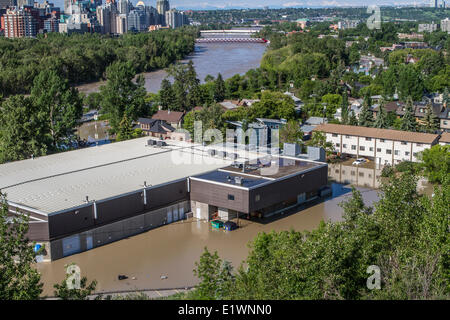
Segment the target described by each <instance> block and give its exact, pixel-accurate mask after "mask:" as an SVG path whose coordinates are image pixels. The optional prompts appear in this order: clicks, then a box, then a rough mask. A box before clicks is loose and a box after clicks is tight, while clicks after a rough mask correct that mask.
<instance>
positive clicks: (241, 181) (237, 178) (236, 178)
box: [234, 177, 244, 186]
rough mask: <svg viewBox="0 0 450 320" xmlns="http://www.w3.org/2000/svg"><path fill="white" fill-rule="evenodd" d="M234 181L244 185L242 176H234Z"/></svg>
mask: <svg viewBox="0 0 450 320" xmlns="http://www.w3.org/2000/svg"><path fill="white" fill-rule="evenodd" d="M234 183H235V184H237V185H239V186H242V184H243V183H244V179H243V178H242V177H234Z"/></svg>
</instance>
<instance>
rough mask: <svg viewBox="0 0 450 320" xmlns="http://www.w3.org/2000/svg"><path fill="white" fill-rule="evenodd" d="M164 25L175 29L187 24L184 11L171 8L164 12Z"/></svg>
mask: <svg viewBox="0 0 450 320" xmlns="http://www.w3.org/2000/svg"><path fill="white" fill-rule="evenodd" d="M165 20H166V25H168V26H169V27H171V28H173V29H175V28H178V27H181V26H183V25H185V24H187V17H186V16H185V15H184V13H182V12H179V11H177V10H175V9H171V10H169V11H167V12H166V15H165Z"/></svg>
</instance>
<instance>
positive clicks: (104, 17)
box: [97, 2, 118, 33]
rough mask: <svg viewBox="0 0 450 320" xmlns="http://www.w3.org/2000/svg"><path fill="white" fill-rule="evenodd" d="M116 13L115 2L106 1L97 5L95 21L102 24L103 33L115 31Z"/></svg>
mask: <svg viewBox="0 0 450 320" xmlns="http://www.w3.org/2000/svg"><path fill="white" fill-rule="evenodd" d="M117 15H118V12H117V7H116V4H115V3H111V2H110V3H107V4H105V5H103V6H100V7H97V21H98V23H99V24H100V25H101V26H102V32H103V33H116V31H117V29H116V26H117V22H116V16H117Z"/></svg>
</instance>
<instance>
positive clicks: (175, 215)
mask: <svg viewBox="0 0 450 320" xmlns="http://www.w3.org/2000/svg"><path fill="white" fill-rule="evenodd" d="M173 221H178V208H177V207H175V208H174V209H173Z"/></svg>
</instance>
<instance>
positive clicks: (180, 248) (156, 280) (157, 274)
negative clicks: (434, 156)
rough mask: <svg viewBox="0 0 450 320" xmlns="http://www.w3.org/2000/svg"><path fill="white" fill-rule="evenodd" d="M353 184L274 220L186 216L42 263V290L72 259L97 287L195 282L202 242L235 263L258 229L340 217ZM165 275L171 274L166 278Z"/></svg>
mask: <svg viewBox="0 0 450 320" xmlns="http://www.w3.org/2000/svg"><path fill="white" fill-rule="evenodd" d="M350 188H351V187H350V186H349V185H344V184H338V183H332V190H333V195H332V197H331V198H328V199H327V200H326V201H323V202H319V203H311V204H310V205H309V206H308V207H305V208H301V209H299V210H298V212H295V213H292V214H289V215H285V216H278V217H276V219H275V220H274V221H271V222H266V223H260V222H254V221H248V220H242V219H241V220H240V228H239V229H237V230H234V231H231V232H226V231H222V230H220V231H219V230H213V229H212V228H211V226H210V224H209V223H206V222H200V221H195V220H193V219H188V220H184V221H180V222H177V223H172V224H169V225H165V226H162V227H160V228H157V229H153V230H150V231H148V232H145V233H142V234H140V235H137V236H134V237H131V238H128V239H124V240H120V241H117V242H114V243H111V244H108V245H105V246H102V247H99V248H95V249H93V250H90V251H86V252H82V253H80V254H76V255H73V256H69V257H66V258H63V259H60V260H56V261H53V262H43V263H39V264H38V266H37V268H38V270H39V271H40V272H41V275H42V282H43V283H44V295H49V296H52V295H53V284H55V283H59V282H61V281H62V280H63V279H64V276H65V269H64V265H66V264H70V263H76V264H77V265H78V266H79V267H80V269H81V275H82V276H86V277H87V278H88V279H90V280H93V279H96V280H97V281H98V284H97V290H96V291H97V292H113V291H123V290H130V291H131V290H137V289H165V288H183V287H185V286H192V285H195V284H196V278H195V276H194V275H193V272H192V270H193V269H194V266H195V265H194V263H195V262H196V261H198V260H199V257H200V255H201V253H202V251H203V248H204V247H208V249H209V250H210V251H218V253H219V256H220V257H221V258H222V259H225V260H228V261H230V262H231V263H232V264H233V266H234V267H235V268H237V267H238V266H239V265H240V264H241V262H242V261H243V260H244V259H245V258H246V257H247V254H248V250H249V248H248V247H247V244H248V242H249V241H251V240H252V239H253V238H254V237H255V236H256V235H257V234H258V233H259V232H270V231H272V230H275V231H281V230H290V229H294V230H297V231H303V230H312V229H314V228H316V227H317V226H318V225H319V223H320V221H322V220H325V221H338V220H340V219H341V215H342V210H341V208H340V207H339V206H338V204H339V203H340V202H341V201H343V200H344V199H346V198H347V197H349V196H350V195H351V189H350ZM358 188H359V189H360V190H361V191H362V194H363V197H364V200H365V202H366V204H368V205H370V204H371V203H372V202H373V201H374V200H377V198H378V196H377V191H376V190H374V189H372V188H365V187H358ZM119 274H120V275H127V276H128V279H126V280H118V275H119ZM161 276H166V277H167V278H165V279H162V278H161ZM133 278H135V279H133Z"/></svg>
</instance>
